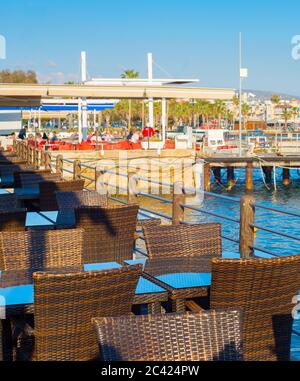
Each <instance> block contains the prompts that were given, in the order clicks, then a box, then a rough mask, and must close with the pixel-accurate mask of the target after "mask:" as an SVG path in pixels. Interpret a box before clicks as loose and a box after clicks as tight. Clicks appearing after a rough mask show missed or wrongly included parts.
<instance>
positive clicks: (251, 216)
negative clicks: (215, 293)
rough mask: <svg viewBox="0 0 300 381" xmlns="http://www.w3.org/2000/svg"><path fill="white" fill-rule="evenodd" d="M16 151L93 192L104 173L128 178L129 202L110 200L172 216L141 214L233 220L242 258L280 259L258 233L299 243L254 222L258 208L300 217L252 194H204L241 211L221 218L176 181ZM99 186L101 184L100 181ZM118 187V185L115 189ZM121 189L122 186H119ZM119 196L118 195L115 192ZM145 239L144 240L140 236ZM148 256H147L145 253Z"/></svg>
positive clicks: (20, 144)
mask: <svg viewBox="0 0 300 381" xmlns="http://www.w3.org/2000/svg"><path fill="white" fill-rule="evenodd" d="M13 149H14V152H15V154H16V155H17V156H18V157H19V158H20V159H22V160H27V162H28V164H32V165H34V166H35V167H36V168H41V167H43V168H45V169H51V170H52V171H53V172H56V173H59V174H60V175H61V176H63V175H64V173H65V172H66V173H68V174H69V175H71V176H72V177H73V179H81V178H82V179H85V180H87V181H89V183H90V184H93V187H92V188H93V189H95V190H96V189H97V180H98V179H99V178H101V176H102V175H104V174H105V173H110V174H115V175H117V176H122V177H126V178H127V189H126V191H127V195H128V196H127V201H124V198H117V197H110V199H111V200H113V201H115V202H119V203H123V204H126V203H139V197H148V198H151V199H153V200H157V201H162V202H164V203H168V204H172V212H171V214H164V213H161V212H158V211H156V210H152V209H147V208H145V207H142V206H140V213H141V214H145V215H148V214H149V213H151V214H152V215H155V216H157V217H160V218H162V219H166V220H169V221H171V222H172V224H174V225H178V224H188V223H191V221H186V220H185V215H186V211H187V210H193V211H197V212H199V213H203V214H206V215H209V216H212V217H216V218H218V219H221V220H224V221H225V220H226V221H230V222H231V223H235V224H238V225H239V239H235V238H232V237H227V236H225V235H222V238H223V239H225V240H228V241H231V242H234V243H236V244H238V245H239V251H240V254H241V257H242V258H251V257H253V256H254V253H255V250H257V251H260V252H262V253H265V254H268V255H270V256H274V257H276V256H279V255H278V254H276V253H274V252H272V251H270V250H269V249H268V248H260V247H257V246H255V230H256V229H258V230H262V231H266V232H269V233H272V234H275V235H279V236H281V237H284V238H288V239H291V240H297V241H300V238H299V237H297V236H294V235H292V234H286V233H283V232H280V231H277V230H276V231H275V230H273V229H270V228H268V227H265V226H261V225H257V224H256V223H255V209H256V208H261V209H265V210H268V211H271V212H274V213H278V214H284V215H290V216H293V217H299V218H300V214H299V213H296V212H294V211H288V210H282V209H277V208H272V207H268V206H265V205H261V204H257V203H256V201H255V199H254V197H253V196H251V195H246V196H243V197H241V198H237V197H229V196H224V195H221V194H216V193H211V192H206V191H204V195H205V196H210V197H216V198H219V199H222V200H224V201H227V202H231V203H235V204H236V205H237V207H238V208H239V212H240V218H239V219H236V218H232V217H229V216H224V215H221V214H220V213H217V212H212V211H210V210H207V209H205V208H204V207H199V206H197V205H189V204H187V203H186V194H185V187H184V184H183V183H182V182H175V183H174V184H166V183H162V182H159V181H154V180H151V179H149V178H143V177H140V176H138V175H137V174H136V173H135V172H133V171H129V172H128V174H121V173H117V172H113V171H106V172H99V171H98V170H97V168H96V167H92V166H88V165H86V164H84V163H82V162H81V161H80V160H74V161H72V160H67V159H64V158H63V156H62V155H60V154H59V155H57V156H56V159H54V160H53V159H52V157H51V153H50V152H48V151H41V150H38V149H36V148H35V147H31V146H28V145H27V143H26V142H24V141H15V142H14V145H13ZM64 164H68V166H69V167H70V165H71V168H72V170H70V168H69V169H68V168H65V166H64ZM86 170H89V171H90V172H91V171H92V174H93V175H92V177H91V176H87V175H86V174H85V172H84V171H86ZM139 181H148V182H150V183H151V182H152V183H155V184H161V185H168V186H170V187H171V188H173V189H174V190H175V191H173V197H172V199H171V200H170V199H167V198H163V197H160V196H157V195H153V194H148V193H143V192H140V191H138V190H137V191H133V190H134V189H138V182H139ZM134 182H135V184H134V185H135V186H132V185H133V183H134ZM98 184H99V182H98ZM101 184H102V186H103V185H104V186H114V185H112V184H109V183H106V182H105V181H104V180H103V181H101ZM114 187H115V188H118V186H114ZM92 188H91V187H89V188H86V189H87V190H92ZM119 188H120V189H121V187H119ZM116 193H117V192H116ZM140 238H141V239H143V237H140ZM143 254H145V253H143Z"/></svg>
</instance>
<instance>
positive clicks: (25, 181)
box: [20, 173, 61, 188]
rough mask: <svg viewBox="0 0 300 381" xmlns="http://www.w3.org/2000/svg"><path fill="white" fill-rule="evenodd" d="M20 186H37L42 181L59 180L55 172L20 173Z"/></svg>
mask: <svg viewBox="0 0 300 381" xmlns="http://www.w3.org/2000/svg"><path fill="white" fill-rule="evenodd" d="M20 180H21V185H22V188H38V186H39V183H41V182H43V181H61V176H60V175H58V174H57V173H20Z"/></svg>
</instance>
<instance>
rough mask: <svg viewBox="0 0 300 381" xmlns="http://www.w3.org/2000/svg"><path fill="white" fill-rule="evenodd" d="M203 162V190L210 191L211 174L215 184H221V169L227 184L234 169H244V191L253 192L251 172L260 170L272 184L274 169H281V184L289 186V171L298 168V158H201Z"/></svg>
mask: <svg viewBox="0 0 300 381" xmlns="http://www.w3.org/2000/svg"><path fill="white" fill-rule="evenodd" d="M202 159H203V160H204V162H205V164H204V190H205V191H210V189H211V174H212V173H213V175H214V181H215V183H217V184H219V183H220V182H221V169H226V171H227V182H228V183H229V182H233V181H234V179H235V174H234V169H235V168H244V169H245V183H246V190H247V191H252V190H253V170H254V169H255V168H262V170H263V173H264V178H265V182H266V183H269V184H270V183H272V181H273V170H274V168H279V169H282V184H283V185H284V186H288V185H289V184H290V169H293V168H300V155H299V156H260V157H258V156H257V157H225V156H222V157H221V156H218V157H202Z"/></svg>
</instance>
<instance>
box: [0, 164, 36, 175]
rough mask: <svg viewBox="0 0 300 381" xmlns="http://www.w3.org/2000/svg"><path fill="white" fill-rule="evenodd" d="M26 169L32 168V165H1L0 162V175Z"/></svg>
mask: <svg viewBox="0 0 300 381" xmlns="http://www.w3.org/2000/svg"><path fill="white" fill-rule="evenodd" d="M27 170H34V167H33V166H32V165H28V164H19V165H15V164H11V165H2V164H0V174H1V176H7V175H11V176H12V175H13V174H14V173H15V172H22V171H27Z"/></svg>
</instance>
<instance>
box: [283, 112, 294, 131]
mask: <svg viewBox="0 0 300 381" xmlns="http://www.w3.org/2000/svg"><path fill="white" fill-rule="evenodd" d="M282 117H283V119H284V126H285V129H286V130H287V129H288V121H289V120H290V119H291V117H292V112H291V111H290V110H288V109H287V108H285V109H284V110H283V112H282Z"/></svg>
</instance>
